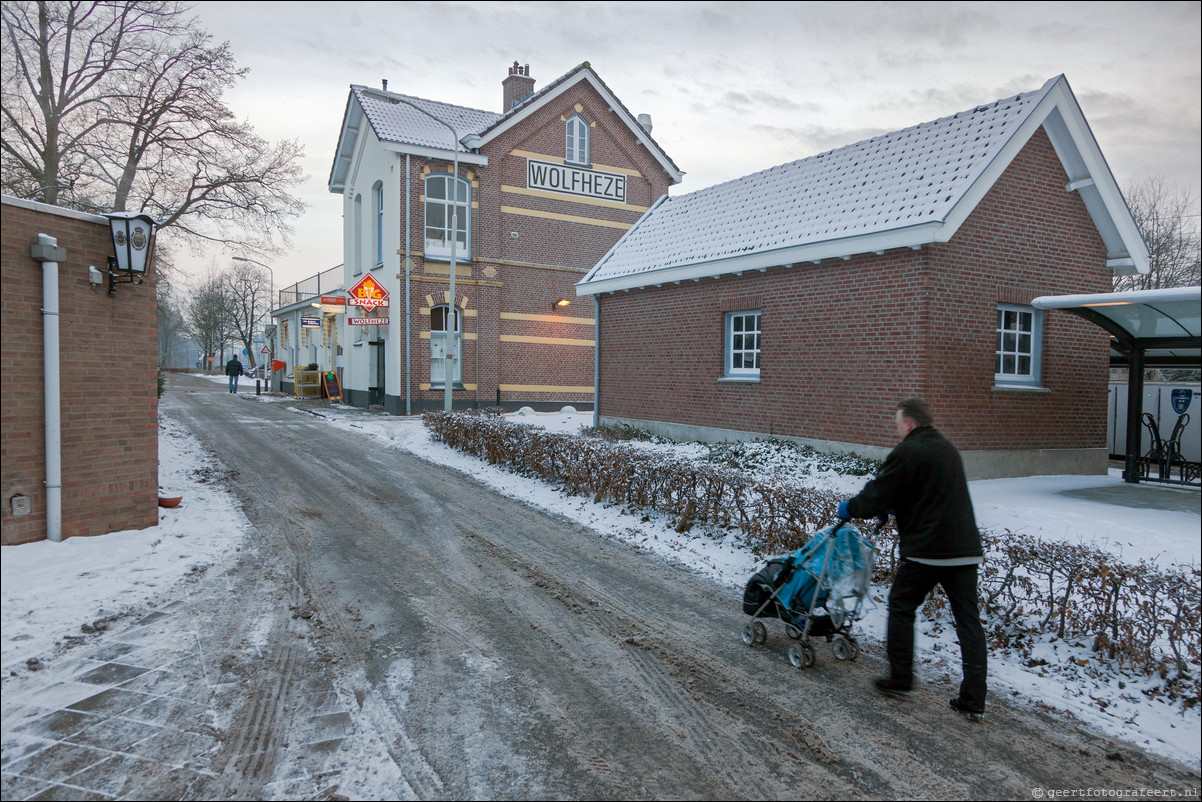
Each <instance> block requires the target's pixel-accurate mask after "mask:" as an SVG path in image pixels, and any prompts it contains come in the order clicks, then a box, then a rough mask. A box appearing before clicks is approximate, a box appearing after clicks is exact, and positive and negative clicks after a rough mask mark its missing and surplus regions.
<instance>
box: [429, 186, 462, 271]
mask: <svg viewBox="0 0 1202 802" xmlns="http://www.w3.org/2000/svg"><path fill="white" fill-rule="evenodd" d="M469 195H470V190H469V187H468V182H467V181H466V180H464V179H459V180H456V179H455V178H454V176H450V175H443V174H439V175H431V176H429V177H427V178H426V246H425V253H426V256H433V257H445V258H448V259H449V258H450V256H451V238H452V233H451V229H452V226H454V229H455V233H454V239H455V258H456V259H459V258H464V259H468V258H471V251H470V248H469V242H468V236H467V232H468V230H469V228H470V226H469V221H468V213H469V212H470V210H471V204H470V203H469Z"/></svg>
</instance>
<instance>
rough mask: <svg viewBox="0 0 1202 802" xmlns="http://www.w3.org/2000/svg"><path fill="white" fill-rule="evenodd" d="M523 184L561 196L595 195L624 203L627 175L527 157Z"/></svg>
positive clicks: (587, 196)
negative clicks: (524, 182)
mask: <svg viewBox="0 0 1202 802" xmlns="http://www.w3.org/2000/svg"><path fill="white" fill-rule="evenodd" d="M526 186H527V188H529V189H542V190H546V191H547V192H559V193H561V194H564V195H577V196H580V197H585V198H597V199H599V200H609V201H614V202H616V203H625V202H626V176H624V175H619V174H617V173H603V172H601V171H599V170H586V169H585V168H583V167H569V166H568V165H566V164H552V163H551V162H540V161H535V160H534V159H527V160H526Z"/></svg>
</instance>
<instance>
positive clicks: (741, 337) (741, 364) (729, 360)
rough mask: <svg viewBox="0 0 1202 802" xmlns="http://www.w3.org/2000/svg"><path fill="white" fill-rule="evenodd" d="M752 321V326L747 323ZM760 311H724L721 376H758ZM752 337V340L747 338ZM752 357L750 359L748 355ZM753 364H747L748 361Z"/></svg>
mask: <svg viewBox="0 0 1202 802" xmlns="http://www.w3.org/2000/svg"><path fill="white" fill-rule="evenodd" d="M751 321H754V328H748V323H749V322H751ZM761 321H762V313H761V311H760V310H759V309H742V310H739V311H737V312H727V313H726V323H725V327H726V336H725V340H726V342H725V346H724V351H725V356H724V358H723V362H724V366H723V370H722V374H723V376H725V377H726V378H728V379H742V380H745V381H747V380H755V379H759V377H760V365H761V364H762V361H763V360H762V339H763V330H762V328H761ZM749 336H751V337H753V340H752V342H748V341H747V338H748V337H749ZM749 356H750V357H752V358H751V359H750V360H749V359H748V357H749ZM749 361H750V362H752V363H753V364H750V365H749V364H748V362H749Z"/></svg>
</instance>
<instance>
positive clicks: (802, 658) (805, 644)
mask: <svg viewBox="0 0 1202 802" xmlns="http://www.w3.org/2000/svg"><path fill="white" fill-rule="evenodd" d="M789 662H790V663H792V664H793V667H794V668H799V669H800V668H810V667H812V666H813V665H814V647H813V646H811V645H810V643H809V641H802V642H801V643H797V644H794V645H793V646H791V647H790V648H789Z"/></svg>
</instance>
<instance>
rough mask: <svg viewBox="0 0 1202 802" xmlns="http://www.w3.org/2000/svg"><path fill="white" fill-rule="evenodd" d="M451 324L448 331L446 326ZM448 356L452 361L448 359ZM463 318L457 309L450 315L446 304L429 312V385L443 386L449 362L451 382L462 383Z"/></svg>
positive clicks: (449, 308)
mask: <svg viewBox="0 0 1202 802" xmlns="http://www.w3.org/2000/svg"><path fill="white" fill-rule="evenodd" d="M448 323H451V330H450V331H448V330H447V328H448V326H447V324H448ZM447 354H450V355H451V356H453V357H454V359H453V360H452V359H448V358H447ZM462 356H463V317H462V314H461V313H460V311H459V309H458V307H456V308H455V313H454V314H453V315H452V314H451V307H450V306H449V305H447V304H443V305H442V306H436V307H434V308H432V309H431V310H430V384H431V386H434V385H438V386H439V387H441V386H443V382H445V381H446V376H447V363H448V362H451V363H452V365H453V366H454V372H453V373H452V374H451V381H453V382H458V381H463V359H462Z"/></svg>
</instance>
